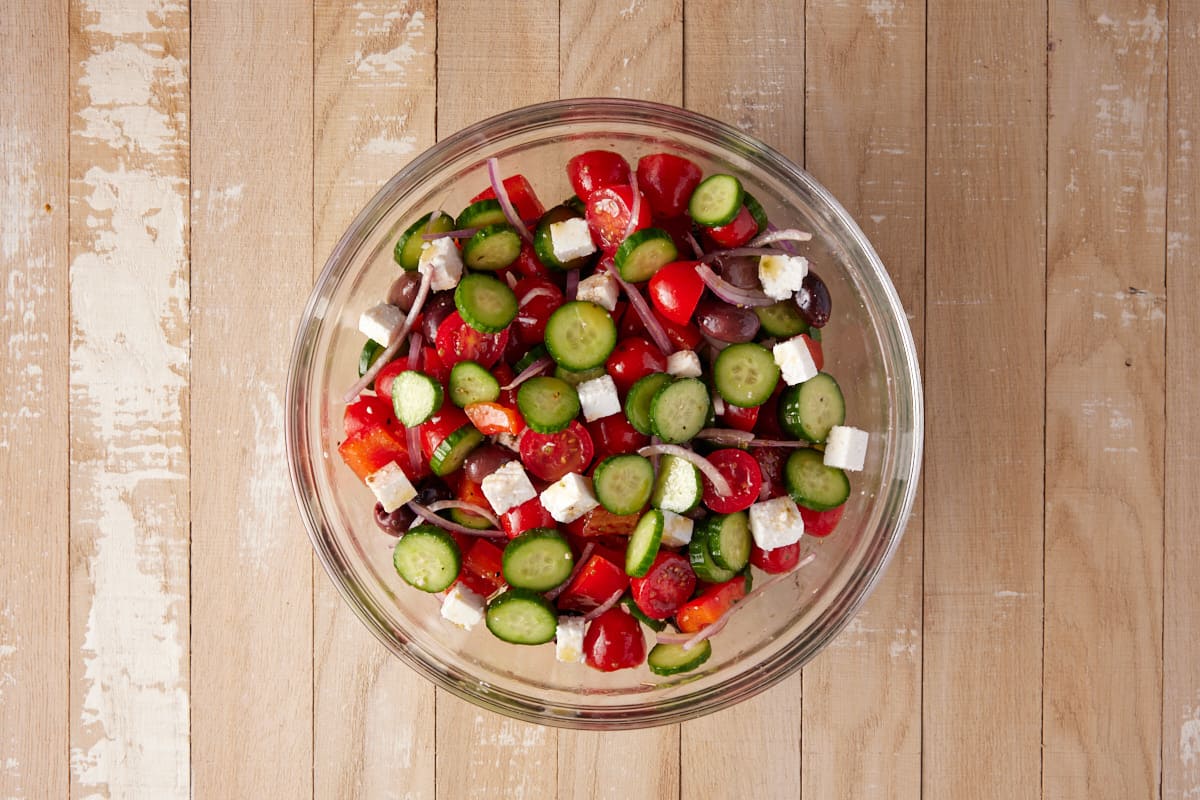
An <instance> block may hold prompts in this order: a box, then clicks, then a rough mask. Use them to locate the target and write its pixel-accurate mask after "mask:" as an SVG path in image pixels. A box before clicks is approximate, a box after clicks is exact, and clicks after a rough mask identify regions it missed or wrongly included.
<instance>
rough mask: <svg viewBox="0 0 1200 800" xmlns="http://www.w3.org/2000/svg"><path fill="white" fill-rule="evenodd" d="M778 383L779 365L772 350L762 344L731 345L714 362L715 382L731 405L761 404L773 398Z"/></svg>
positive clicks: (747, 405) (746, 406)
mask: <svg viewBox="0 0 1200 800" xmlns="http://www.w3.org/2000/svg"><path fill="white" fill-rule="evenodd" d="M778 383H779V365H778V364H776V363H775V356H773V355H771V351H770V350H768V349H767V348H765V347H763V346H762V345H761V344H755V343H754V342H745V343H743V344H734V345H730V346H729V347H726V348H725V349H724V350H722V351H721V354H720V355H719V356H717V360H716V362H715V363H714V364H713V384H714V386H715V387H716V389H717V392H718V393H719V394H720V395H721V398H722V399H723V400H724V401H725V402H726V403H729V404H730V405H734V406H739V407H741V408H750V407H751V406H760V405H762V404H763V403H765V402H767V400H769V399H770V397H771V392H773V391H775V386H776V385H777V384H778Z"/></svg>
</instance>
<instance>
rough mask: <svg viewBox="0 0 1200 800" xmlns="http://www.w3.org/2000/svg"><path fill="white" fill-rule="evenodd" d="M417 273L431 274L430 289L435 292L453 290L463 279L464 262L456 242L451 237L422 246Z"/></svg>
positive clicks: (434, 240)
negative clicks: (460, 279)
mask: <svg viewBox="0 0 1200 800" xmlns="http://www.w3.org/2000/svg"><path fill="white" fill-rule="evenodd" d="M417 271H418V272H420V273H421V274H422V275H424V274H425V273H426V272H428V273H431V274H430V284H429V288H430V290H432V291H435V292H441V291H445V290H446V289H453V288H454V287H455V286H458V280H459V278H461V277H462V272H463V262H462V256H461V255H460V254H459V252H458V248H457V247H455V245H454V240H453V239H451V238H450V237H449V236H444V237H442V238H440V239H433V240H432V241H428V242H425V243H424V244H422V245H421V257H420V259H418V261H417Z"/></svg>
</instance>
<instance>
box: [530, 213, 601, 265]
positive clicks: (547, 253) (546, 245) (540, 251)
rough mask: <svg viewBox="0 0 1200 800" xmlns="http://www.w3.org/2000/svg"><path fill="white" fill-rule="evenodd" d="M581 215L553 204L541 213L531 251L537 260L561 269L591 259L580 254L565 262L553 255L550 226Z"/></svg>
mask: <svg viewBox="0 0 1200 800" xmlns="http://www.w3.org/2000/svg"><path fill="white" fill-rule="evenodd" d="M582 217H583V214H582V213H579V212H576V211H575V210H574V209H572V208H570V207H568V206H566V205H561V206H555V207H554V208H552V209H550V210H549V211H547V212H546V213H545V214H543V215H542V218H541V219H540V220H538V224H537V228H535V229H534V232H533V252H534V253H536V254H537V257H538V261H541V262H542V263H543V264H545V265H546V266H547V267H550V268H551V269H557V270H563V271H566V270H570V269H580V268H582V267H585V266H587V264H588V262H589V261H591V260H592V257H591V256H582V257H581V258H574V259H571V260H570V261H567V262H562V261H559V260H558V257H557V256H556V255H554V240H553V239H552V238H551V236H550V226H551V225H553V224H554V223H556V222H563V221H564V220H568V219H573V218H574V219H581V218H582Z"/></svg>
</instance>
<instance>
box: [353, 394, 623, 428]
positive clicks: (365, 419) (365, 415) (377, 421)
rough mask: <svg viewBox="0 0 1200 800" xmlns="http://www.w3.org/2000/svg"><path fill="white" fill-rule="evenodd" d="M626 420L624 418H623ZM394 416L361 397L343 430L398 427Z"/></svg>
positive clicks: (382, 404)
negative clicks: (386, 426) (380, 426)
mask: <svg viewBox="0 0 1200 800" xmlns="http://www.w3.org/2000/svg"><path fill="white" fill-rule="evenodd" d="M622 419H624V417H622ZM396 424H398V423H397V422H396V419H395V417H393V416H392V404H391V402H389V401H388V400H387V399H385V398H383V397H376V396H374V395H369V394H364V395H361V396H360V397H359V398H358V399H357V400H355V401H354V402H353V403H351V404H350V405H348V406H346V411H345V413H343V414H342V428H343V429H344V430H345V432H346V435H347V436H353V435H354V434H355V433H358V432H359V431H361V430H363V429H364V428H374V427H376V426H378V425H396Z"/></svg>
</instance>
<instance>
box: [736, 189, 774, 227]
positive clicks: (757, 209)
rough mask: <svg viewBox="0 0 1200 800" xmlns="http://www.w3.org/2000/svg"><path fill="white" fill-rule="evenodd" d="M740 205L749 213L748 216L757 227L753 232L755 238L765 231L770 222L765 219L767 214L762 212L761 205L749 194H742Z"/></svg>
mask: <svg viewBox="0 0 1200 800" xmlns="http://www.w3.org/2000/svg"><path fill="white" fill-rule="evenodd" d="M742 205H744V206H746V210H747V211H749V212H750V216H752V217H754V224H755V225H757V226H758V230H756V231H755V232H754V235H755V236H757V235H758V234H760V233H762V232H763V231H765V230H766V229H767V225H769V224H770V221H769V220H768V219H767V212H766V211H765V210H763V207H762V203H760V202H758V200H757V199H755V197H754V195H752V194H750V193H749V192H743V193H742Z"/></svg>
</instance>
